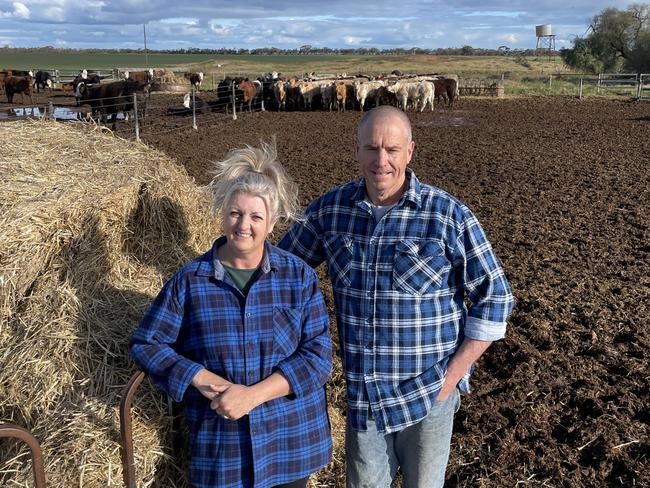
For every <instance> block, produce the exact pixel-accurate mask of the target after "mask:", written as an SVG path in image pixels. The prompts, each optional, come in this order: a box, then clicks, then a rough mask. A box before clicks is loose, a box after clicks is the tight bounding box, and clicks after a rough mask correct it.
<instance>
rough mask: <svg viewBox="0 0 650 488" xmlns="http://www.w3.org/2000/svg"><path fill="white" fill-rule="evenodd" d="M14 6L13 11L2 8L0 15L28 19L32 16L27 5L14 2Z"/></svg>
mask: <svg viewBox="0 0 650 488" xmlns="http://www.w3.org/2000/svg"><path fill="white" fill-rule="evenodd" d="M12 7H13V8H14V9H13V11H11V12H9V11H5V10H1V11H0V17H3V18H13V19H23V20H28V19H29V18H30V16H31V12H30V11H29V8H28V7H27V5H25V4H24V3H21V2H14V3H13V5H12Z"/></svg>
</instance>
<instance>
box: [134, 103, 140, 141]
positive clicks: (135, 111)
mask: <svg viewBox="0 0 650 488" xmlns="http://www.w3.org/2000/svg"><path fill="white" fill-rule="evenodd" d="M133 116H134V117H135V140H136V141H138V142H140V126H139V125H138V95H137V93H134V94H133Z"/></svg>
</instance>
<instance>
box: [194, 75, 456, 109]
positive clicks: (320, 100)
mask: <svg viewBox="0 0 650 488" xmlns="http://www.w3.org/2000/svg"><path fill="white" fill-rule="evenodd" d="M458 98H459V81H458V76H456V75H418V76H411V77H404V76H402V75H401V74H400V75H398V74H395V72H394V73H392V74H391V75H388V76H383V77H374V78H373V77H370V76H365V75H357V76H355V77H348V76H345V75H342V76H340V77H337V78H334V79H332V78H329V79H318V78H317V77H316V76H315V75H314V74H312V75H311V76H305V77H303V78H298V77H292V78H288V79H284V78H282V77H280V76H279V75H278V74H277V73H267V74H266V75H264V76H261V77H259V78H257V79H255V80H251V79H249V78H230V77H228V78H225V79H224V80H222V81H221V82H220V83H219V85H218V86H217V87H216V90H215V91H214V92H210V91H206V92H202V93H201V94H200V95H195V96H194V97H193V100H194V102H192V100H191V98H190V97H189V96H186V97H185V100H184V106H185V107H186V108H192V103H194V104H195V108H196V109H197V110H199V111H201V112H205V111H208V110H209V111H219V110H225V111H227V110H228V109H229V107H231V106H232V105H233V99H234V101H235V106H236V108H237V109H238V110H240V111H241V110H243V109H247V110H249V111H251V110H253V109H258V108H259V109H261V110H267V109H268V110H277V111H280V110H329V111H332V110H338V111H345V110H365V109H367V108H369V107H370V106H374V105H384V104H392V105H396V106H398V107H400V108H402V109H403V110H409V109H410V110H420V111H423V110H425V109H426V108H427V107H429V108H430V109H431V110H433V106H434V100H436V99H437V100H438V101H444V102H446V103H447V104H448V105H449V106H451V105H453V103H454V101H456V100H457V99H458Z"/></svg>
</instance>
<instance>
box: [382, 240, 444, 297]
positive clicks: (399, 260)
mask: <svg viewBox="0 0 650 488" xmlns="http://www.w3.org/2000/svg"><path fill="white" fill-rule="evenodd" d="M450 269H451V263H450V262H449V260H448V259H447V256H446V255H445V247H444V244H443V243H442V242H439V241H416V240H413V239H404V240H402V241H399V242H397V244H396V246H395V261H394V263H393V287H394V288H395V289H396V290H401V291H403V292H405V293H408V294H411V295H425V294H427V293H433V292H435V291H436V289H439V288H440V287H441V286H442V284H443V282H444V280H445V277H446V276H447V275H448V274H449V270H450Z"/></svg>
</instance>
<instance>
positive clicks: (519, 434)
mask: <svg viewBox="0 0 650 488" xmlns="http://www.w3.org/2000/svg"><path fill="white" fill-rule="evenodd" d="M359 117H360V114H359V113H358V112H357V113H355V112H348V113H345V114H337V113H320V112H314V113H279V114H278V113H253V114H248V113H244V114H240V115H239V118H238V120H237V121H232V120H230V119H219V120H216V121H215V123H214V124H213V125H211V126H210V127H200V128H199V130H198V131H196V132H195V131H184V132H183V133H180V134H168V135H163V136H155V137H147V135H146V129H145V131H144V140H145V142H147V143H148V144H150V145H152V146H155V147H157V148H159V149H161V150H163V151H165V152H167V153H169V154H171V155H172V156H174V157H175V158H176V159H177V160H178V161H179V162H181V163H182V164H184V165H185V166H186V167H187V169H188V171H189V172H190V173H191V174H192V175H193V176H194V177H195V178H196V179H197V180H198V181H199V182H207V181H208V179H209V175H208V168H209V167H210V166H209V163H208V161H209V160H214V159H217V158H220V157H222V156H224V154H225V153H226V152H227V150H228V149H230V148H233V147H237V146H241V145H243V144H245V143H248V144H256V143H257V142H258V141H259V139H260V138H266V139H268V138H269V137H270V136H271V135H272V134H275V135H277V140H278V146H279V152H280V155H281V158H282V160H283V161H284V162H285V163H286V165H287V166H288V169H289V171H290V172H291V174H292V175H293V177H294V178H295V179H296V180H297V181H298V182H299V183H300V189H301V200H302V201H303V202H305V203H306V202H307V201H309V200H311V199H312V198H314V197H316V196H318V195H319V194H321V193H322V192H324V191H325V190H326V189H328V188H330V187H331V186H333V185H335V184H338V183H340V182H343V181H347V180H348V179H350V178H354V177H355V176H356V165H355V163H354V156H353V151H352V148H353V144H354V131H355V125H356V123H357V121H358V119H359ZM410 117H411V120H412V123H413V128H414V138H415V140H416V142H417V147H416V150H415V155H414V158H413V162H412V164H411V166H412V168H413V169H414V170H415V172H416V174H417V175H418V176H419V177H420V179H421V180H423V181H425V182H428V183H433V184H435V185H438V186H440V187H442V188H443V189H445V190H447V191H449V192H450V193H452V194H454V195H456V196H458V197H459V198H461V199H462V200H463V201H465V202H466V203H467V204H468V205H469V206H470V208H472V209H473V210H474V211H475V212H476V214H477V215H478V217H479V219H480V221H481V222H482V224H483V226H484V227H485V229H486V231H487V233H488V236H489V238H490V239H491V242H492V243H493V245H494V247H495V248H496V250H497V253H498V255H499V256H500V258H501V260H502V261H503V264H504V266H505V269H506V271H507V273H508V276H509V278H510V280H511V283H512V287H513V289H514V292H515V295H516V298H517V306H516V311H515V313H514V314H513V316H512V317H511V319H510V321H509V330H508V335H507V338H506V339H505V340H503V341H500V342H499V343H496V344H495V345H494V346H493V347H492V348H491V349H490V350H489V351H488V353H487V354H486V355H485V356H484V358H483V359H482V360H481V362H480V365H479V368H478V370H477V372H476V374H475V376H474V379H473V387H474V392H473V394H472V395H470V396H468V397H466V398H464V400H463V406H462V408H461V410H460V412H459V414H458V416H457V419H456V425H455V434H454V439H453V447H452V453H451V459H450V464H449V469H448V476H447V485H448V486H471V487H476V486H485V487H495V486H498V487H512V486H515V485H517V486H518V485H519V484H523V485H524V486H535V485H538V486H539V485H543V486H562V487H572V488H573V487H583V486H584V487H591V486H624V487H631V486H650V459H649V458H648V452H649V451H650V449H649V448H650V440H649V434H650V427H649V423H650V412H649V404H650V395H649V391H648V382H649V378H650V368H649V367H648V362H649V360H648V348H649V346H650V332H649V327H648V324H649V323H650V231H649V223H650V217H649V216H648V214H649V212H650V103H641V104H634V103H630V102H627V101H623V100H618V101H615V100H602V99H601V100H583V101H578V100H573V99H560V98H537V99H506V100H476V99H475V100H471V99H465V100H462V101H461V103H460V104H459V106H458V107H457V108H455V109H454V110H440V109H438V110H436V111H435V112H434V113H431V112H425V113H422V114H421V113H417V114H413V113H411V114H410ZM323 282H324V287H325V289H326V294H327V295H328V301H329V303H330V304H331V303H332V300H331V291H330V288H329V286H328V285H327V281H326V279H323ZM339 380H340V378H339ZM332 387H333V388H334V389H336V388H340V385H338V384H336V385H332ZM341 469H342V468H341Z"/></svg>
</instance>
